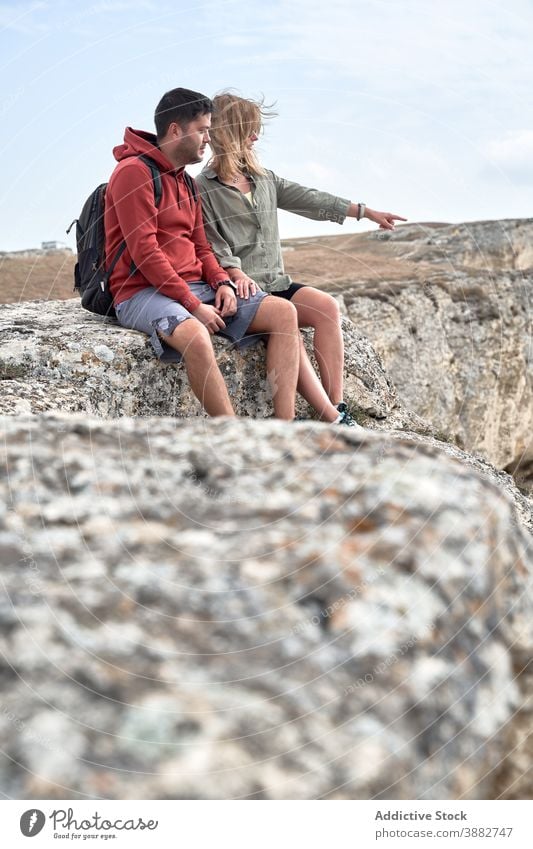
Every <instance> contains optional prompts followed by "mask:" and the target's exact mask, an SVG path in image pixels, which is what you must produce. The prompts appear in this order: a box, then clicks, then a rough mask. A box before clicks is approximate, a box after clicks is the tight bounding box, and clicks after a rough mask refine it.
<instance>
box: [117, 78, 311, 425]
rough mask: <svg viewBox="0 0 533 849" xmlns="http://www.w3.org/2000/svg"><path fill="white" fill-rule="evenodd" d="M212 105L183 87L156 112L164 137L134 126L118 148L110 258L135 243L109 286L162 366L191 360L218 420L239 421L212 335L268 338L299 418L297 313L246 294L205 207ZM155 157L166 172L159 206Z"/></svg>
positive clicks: (289, 412)
mask: <svg viewBox="0 0 533 849" xmlns="http://www.w3.org/2000/svg"><path fill="white" fill-rule="evenodd" d="M211 112H212V103H211V101H210V100H209V99H208V98H207V97H205V96H204V95H202V94H199V93H198V92H194V91H189V90H188V89H183V88H176V89H173V90H172V91H169V92H167V93H166V94H165V95H164V96H163V97H162V99H161V101H160V102H159V104H158V106H157V108H156V111H155V126H156V135H155V136H154V135H153V134H151V133H146V132H143V131H140V130H133V129H131V128H129V127H128V128H127V129H126V133H125V136H124V144H122V145H120V146H119V147H116V148H115V149H114V151H113V153H114V155H115V158H116V159H117V160H118V163H119V164H118V165H117V167H116V168H115V170H114V172H113V174H112V176H111V179H110V181H109V185H108V187H107V190H106V202H105V217H104V221H105V234H106V256H108V257H110V256H114V255H115V254H116V253H117V250H118V248H119V246H120V244H121V243H122V242H123V241H125V242H126V249H125V250H124V252H123V253H122V255H121V256H120V259H119V260H118V262H117V263H116V266H115V268H114V270H113V273H112V275H111V279H110V282H109V285H110V290H111V294H112V295H113V301H114V306H115V310H116V313H117V318H118V321H119V323H120V324H121V325H122V326H123V327H130V328H134V329H135V330H142V331H144V332H145V333H147V334H148V335H149V336H150V339H151V342H152V345H153V347H154V350H155V351H156V353H157V354H158V356H159V357H160V358H161V359H162V360H167V361H168V360H172V359H173V360H180V359H181V358H183V360H184V362H185V367H186V370H187V375H188V378H189V382H190V385H191V388H192V390H193V392H194V394H195V395H196V397H197V398H198V399H199V401H200V402H201V403H202V405H203V407H204V409H205V410H206V412H207V413H208V414H209V415H210V416H233V415H235V413H234V411H233V407H232V405H231V401H230V399H229V395H228V391H227V387H226V384H225V382H224V378H223V377H222V374H221V372H220V369H219V368H218V365H217V362H216V359H215V354H214V350H213V346H212V344H211V338H210V337H211V335H213V334H214V333H221V334H223V335H224V336H227V337H228V338H230V339H232V340H233V341H235V342H237V343H242V342H243V340H244V337H245V335H250V334H268V337H269V338H268V343H267V373H268V375H269V380H270V381H271V384H272V391H273V403H274V413H275V415H276V416H277V417H278V418H282V419H293V418H294V403H295V394H296V384H297V379H298V368H299V351H300V347H299V345H300V342H299V333H298V321H297V315H296V310H295V308H294V307H293V306H292V304H290V303H289V302H286V303H285V302H284V303H280V302H279V301H278V299H274V298H272V297H269V296H267V294H266V293H265V292H258V293H257V294H256V295H254V296H253V297H251V298H249V299H247V300H245V299H241V298H240V297H237V296H236V294H235V291H234V288H235V287H234V286H233V284H232V283H231V282H230V281H229V280H228V274H227V272H226V271H224V269H223V268H221V266H220V265H219V264H218V262H217V260H216V259H215V256H214V254H213V252H212V250H211V246H210V245H209V243H208V242H207V239H206V236H205V232H204V226H203V222H202V213H201V205H200V200H199V199H198V198H197V197H196V196H195V195H196V193H195V190H194V183H193V181H192V180H191V178H190V177H189V176H188V175H186V174H185V171H184V169H185V166H186V165H189V164H192V163H194V162H201V160H202V157H203V155H204V151H205V147H206V145H207V143H208V141H209V127H210V125H211ZM141 154H142V155H144V156H148V157H150V158H151V159H152V160H154V162H155V163H156V164H157V165H158V167H159V169H160V171H161V188H162V194H161V200H160V203H159V205H158V206H157V207H156V203H155V196H154V185H153V180H152V176H151V172H150V168H149V166H148V165H147V164H146V163H145V162H143V161H142V160H141V159H140V158H139V156H140V155H141Z"/></svg>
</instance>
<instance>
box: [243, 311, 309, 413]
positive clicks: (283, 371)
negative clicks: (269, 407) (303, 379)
mask: <svg viewBox="0 0 533 849" xmlns="http://www.w3.org/2000/svg"><path fill="white" fill-rule="evenodd" d="M248 333H268V334H269V339H268V343H267V374H268V380H269V382H270V386H271V389H272V396H273V402H274V413H275V415H276V416H277V417H278V418H279V419H288V420H291V419H293V418H294V404H295V398H296V383H297V381H298V369H299V361H300V341H299V340H300V331H299V330H298V319H297V314H296V310H295V308H294V307H293V306H292V304H290V303H289V301H284V300H282V299H281V298H274V297H268V298H264V299H263V300H262V301H261V303H260V304H259V307H258V309H257V312H256V314H255V316H254V319H253V321H252V323H251V324H250V326H249V327H248Z"/></svg>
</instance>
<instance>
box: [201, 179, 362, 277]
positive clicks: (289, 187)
mask: <svg viewBox="0 0 533 849" xmlns="http://www.w3.org/2000/svg"><path fill="white" fill-rule="evenodd" d="M196 182H197V183H198V187H199V190H200V195H201V198H202V211H203V216H204V224H205V232H206V235H207V238H208V240H209V241H210V242H211V245H212V247H213V250H214V252H215V254H216V256H217V259H218V261H219V263H220V265H221V266H222V268H231V267H235V268H241V269H242V271H244V272H245V274H248V275H249V276H250V277H252V278H253V279H254V280H255V281H256V283H258V284H259V286H261V288H262V289H264V290H265V291H266V292H276V291H278V292H279V291H281V290H283V289H287V288H288V287H289V286H290V284H291V282H292V281H291V278H290V277H289V275H288V274H285V270H284V268H283V258H282V256H281V245H280V241H279V230H278V216H277V210H278V208H279V209H286V210H288V211H289V212H295V213H297V215H304V216H305V217H306V218H313V219H315V220H316V221H336V222H337V223H338V224H342V223H343V222H344V219H345V218H346V213H347V212H348V208H349V206H350V201H349V200H345V199H344V198H339V197H335V195H330V194H328V192H320V191H318V190H317V189H308V188H306V187H305V186H300V185H299V184H298V183H291V182H289V180H284V179H283V178H282V177H278V176H277V175H276V174H274V173H273V172H272V171H266V173H265V174H263V175H261V176H256V177H253V178H250V182H251V183H252V200H253V202H252V203H250V201H249V200H248V198H246V197H245V196H244V195H243V194H242V192H240V191H239V189H236V188H234V187H233V186H226V185H224V184H223V183H221V182H220V181H219V180H218V177H217V176H216V174H215V172H214V171H213V169H212V168H210V167H209V166H207V167H206V168H204V169H203V171H202V172H201V174H200V175H199V176H198V177H197V178H196Z"/></svg>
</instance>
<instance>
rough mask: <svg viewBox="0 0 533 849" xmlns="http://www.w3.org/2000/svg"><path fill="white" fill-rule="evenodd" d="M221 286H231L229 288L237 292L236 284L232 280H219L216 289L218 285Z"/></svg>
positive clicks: (218, 287)
mask: <svg viewBox="0 0 533 849" xmlns="http://www.w3.org/2000/svg"><path fill="white" fill-rule="evenodd" d="M221 286H231V288H232V289H233V291H234V292H235V293H236V292H237V286H236V285H235V283H234V282H233V280H221V281H220V283H219V284H218V286H217V289H220V287H221Z"/></svg>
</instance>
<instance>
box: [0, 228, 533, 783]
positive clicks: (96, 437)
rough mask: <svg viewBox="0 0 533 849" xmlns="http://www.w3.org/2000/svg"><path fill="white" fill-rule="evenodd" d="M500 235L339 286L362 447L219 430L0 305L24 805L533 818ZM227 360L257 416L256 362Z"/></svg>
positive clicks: (331, 431) (138, 366)
mask: <svg viewBox="0 0 533 849" xmlns="http://www.w3.org/2000/svg"><path fill="white" fill-rule="evenodd" d="M486 224H487V223H486V222H485V223H483V225H479V227H480V230H479V232H477V231H475V232H474V231H473V230H472V232H471V233H469V235H468V238H466V237H465V235H464V230H462V229H461V228H455V229H454V228H451V227H447V228H446V227H437V226H434V227H431V228H429V227H426V228H425V229H424V228H421V227H420V225H418V226H415V225H412V226H411V228H409V227H402V228H401V230H398V232H397V233H395V234H393V235H392V236H391V237H390V238H389V239H388V240H385V241H383V240H382V239H380V240H379V241H378V239H377V236H376V235H375V234H365V236H364V239H365V240H366V242H367V244H368V245H370V246H371V247H372V246H374V247H376V248H377V247H379V250H382V251H384V252H385V253H387V252H388V253H387V256H388V262H389V267H390V269H391V274H390V275H389V276H388V277H387V279H379V280H377V281H376V280H374V281H373V282H372V281H371V280H370V279H366V280H362V281H359V282H357V281H353V282H352V283H350V285H344V287H343V289H344V294H343V298H344V304H345V308H346V311H347V314H348V315H349V316H350V317H351V318H353V319H354V321H355V322H356V326H354V325H353V324H352V322H351V321H349V320H348V319H347V320H346V321H345V324H344V332H345V339H346V366H347V387H348V391H347V395H348V396H349V397H351V398H352V400H353V401H354V403H355V405H356V406H357V409H358V414H359V415H360V417H361V420H362V421H363V423H364V424H366V425H367V426H369V427H370V428H371V430H370V431H369V432H368V433H367V435H366V436H364V437H362V438H361V437H359V436H357V435H355V434H352V433H350V431H349V430H348V429H345V428H335V427H332V426H327V425H321V424H318V423H312V422H309V423H301V424H284V423H280V422H276V421H266V420H263V421H261V420H259V421H255V420H253V419H251V418H247V419H241V420H235V421H230V420H225V421H218V422H214V421H209V420H207V419H205V418H204V417H203V416H202V415H201V411H200V410H199V408H198V406H197V405H196V402H195V401H194V399H193V398H192V396H191V394H190V392H189V390H188V387H187V384H186V381H185V379H184V373H183V368H182V367H181V366H164V365H162V364H160V363H158V362H157V361H156V360H155V358H154V357H153V355H152V353H151V351H150V348H149V346H148V344H147V342H146V339H145V338H144V337H143V336H141V335H140V334H137V333H134V332H132V331H126V330H123V329H122V328H119V327H118V326H116V325H106V324H104V323H102V322H100V321H99V320H96V319H94V318H92V317H91V316H89V315H88V314H86V313H84V312H83V311H81V309H80V308H79V306H78V304H77V303H76V302H75V301H70V302H32V303H23V304H18V305H11V306H5V307H2V308H0V328H1V331H2V335H1V341H0V387H1V389H2V396H1V398H0V413H3V414H4V417H3V418H2V420H1V422H2V443H1V444H2V451H3V455H4V456H3V467H4V469H5V474H4V476H3V477H2V478H1V479H0V495H1V496H2V498H1V503H2V505H4V506H2V508H0V558H1V560H2V563H3V566H4V571H3V579H4V587H5V596H4V599H3V600H2V602H1V603H0V622H1V626H2V627H1V633H2V636H1V641H2V642H1V648H2V657H3V661H2V666H1V667H0V674H1V675H2V679H3V684H4V687H3V696H2V703H1V705H0V739H1V740H2V748H3V751H4V752H5V755H6V757H5V759H4V761H2V763H1V765H0V787H1V789H2V791H3V792H4V793H5V794H6V795H7V796H13V797H23V798H48V797H49V798H83V797H85V796H90V797H101V798H184V797H185V798H191V797H192V798H220V797H223V798H241V797H245V798H317V797H320V798H370V797H378V798H420V799H431V798H433V799H437V798H441V799H454V798H463V797H464V798H496V797H500V796H503V797H507V798H528V797H529V796H530V794H531V786H530V778H529V775H530V773H531V766H532V760H533V751H532V749H533V746H532V744H531V742H530V741H531V734H530V728H531V703H532V694H533V682H532V680H531V673H530V671H529V666H528V664H529V663H530V657H531V651H532V648H533V634H532V626H531V622H532V621H533V619H532V616H531V614H532V612H533V611H532V609H531V607H532V601H531V589H532V575H533V549H532V545H531V537H530V533H529V531H528V528H529V529H530V528H531V526H532V511H531V502H530V500H529V499H528V498H527V497H525V496H524V495H523V494H521V493H519V492H518V490H517V489H516V487H515V486H514V484H513V481H512V479H511V478H510V477H509V475H507V474H505V472H504V471H502V467H503V466H507V467H509V468H510V467H511V465H512V464H513V463H515V465H516V458H517V456H518V453H519V452H520V451H522V455H521V456H522V460H523V462H522V463H521V465H520V464H519V468H518V471H517V475H518V477H520V474H522V478H521V481H522V483H524V485H527V481H528V476H527V462H526V461H524V458H527V457H528V456H529V455H528V449H527V444H528V442H527V438H528V434H527V428H526V425H525V424H524V422H528V421H529V419H528V416H529V415H530V414H529V412H528V411H529V409H530V407H529V405H530V397H531V396H530V377H531V375H530V370H529V357H528V338H529V337H528V334H529V333H530V310H529V294H528V293H529V289H528V287H529V286H530V284H531V277H530V276H529V273H528V271H527V267H528V263H529V262H530V260H529V256H530V254H528V245H527V234H528V233H529V229H528V228H530V227H531V225H530V223H529V222H523V223H522V224H520V226H519V225H515V224H513V226H511V223H506V222H502V223H501V224H502V226H501V227H500V228H495V227H493V233H492V235H491V233H490V232H489V230H488V229H487V227H486V226H485V225H486ZM503 225H505V226H503ZM476 226H477V225H476ZM472 233H473V236H472ZM495 233H496V235H495ZM498 234H499V235H498ZM497 236H498V238H500V237H501V238H500V241H501V243H502V244H501V245H497V247H494V245H495V244H497V242H498V238H497ZM358 238H360V237H358ZM472 238H473V239H474V244H475V249H474V250H473V251H472V249H471V244H472ZM424 239H427V240H430V241H427V242H426V243H424V242H423V240H424ZM431 240H440V241H438V242H436V241H431ZM469 240H470V241H469ZM483 240H485V241H483ZM520 240H522V241H521V242H520ZM509 241H510V242H511V244H512V249H511V248H509V249H507V248H506V247H505V245H506V244H507V242H509ZM360 243H361V242H360ZM519 243H520V244H521V245H522V247H521V249H520V250H517V245H518V244H519ZM480 245H484V247H483V252H484V255H485V256H486V257H488V259H487V262H488V263H490V264H491V268H492V271H491V272H490V273H489V272H487V270H486V269H485V268H481V267H480V266H479V264H477V265H476V257H478V256H479V253H480V250H479V246H480ZM491 246H492V247H491ZM452 249H453V251H454V252H455V253H454V255H455V256H456V258H457V259H456V264H455V265H454V266H453V267H452V268H451V270H450V267H449V262H448V260H446V259H445V260H444V261H443V260H442V256H443V253H444V256H445V257H446V256H448V258H449V256H450V254H451V252H452ZM432 251H433V253H432ZM491 251H492V253H491ZM505 251H507V253H505ZM295 253H297V250H295ZM472 254H474V257H472ZM405 257H408V258H405ZM395 262H397V263H398V266H397V267H400V266H401V267H402V268H404V269H405V268H406V267H407V265H408V266H409V269H410V270H409V275H408V279H407V278H406V277H405V276H403V277H402V274H397V275H396V277H395V276H394V274H393V273H392V270H393V269H394V268H395V265H394V263H395ZM498 262H501V263H502V265H501V266H498V267H497V263H498ZM512 263H514V264H512ZM406 264H407V265H406ZM413 269H416V273H415V272H414V271H413ZM496 272H497V273H496ZM487 278H488V279H489V283H487ZM369 340H370V341H369ZM216 345H217V355H218V357H219V361H220V363H221V367H222V370H223V372H224V374H225V376H226V379H227V380H228V383H229V385H230V390H231V393H232V398H233V399H234V401H235V405H236V408H237V411H238V412H239V413H242V414H245V415H247V416H256V417H259V418H260V419H261V418H264V417H266V416H269V415H270V413H271V400H270V398H269V392H268V389H267V382H266V375H265V370H264V353H263V351H262V349H261V347H260V346H258V347H257V348H255V349H250V350H248V351H245V352H243V353H242V354H239V353H235V352H234V351H231V350H230V349H229V348H228V347H227V346H226V344H225V343H223V342H219V341H216ZM376 350H377V351H378V354H376ZM498 358H499V359H498ZM498 364H500V366H498ZM384 366H385V367H384ZM498 367H499V371H498ZM491 369H492V371H491ZM391 375H393V377H394V379H391ZM395 383H397V385H398V390H397V388H396V386H395ZM476 393H478V394H476ZM300 412H302V413H305V407H304V406H303V405H302V406H301V408H300ZM191 414H192V417H191ZM187 416H188V417H189V418H185V417H187ZM421 417H423V418H421ZM446 431H448V432H449V434H450V435H451V436H449V437H448V439H449V441H442V440H443V437H444V435H445V432H446ZM520 440H522V441H520ZM454 442H455V443H457V444H454ZM461 444H462V445H464V446H465V448H466V449H468V450H467V451H463V450H461V448H460V447H458V445H461ZM521 446H523V450H522V448H521ZM476 452H479V456H478V455H476ZM481 455H484V457H486V458H488V459H489V460H491V461H492V462H493V463H494V464H495V467H494V466H491V465H490V463H489V462H487V460H485V459H484V457H483V456H481ZM510 457H512V458H513V459H512V460H509V458H510ZM524 470H525V471H524Z"/></svg>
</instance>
